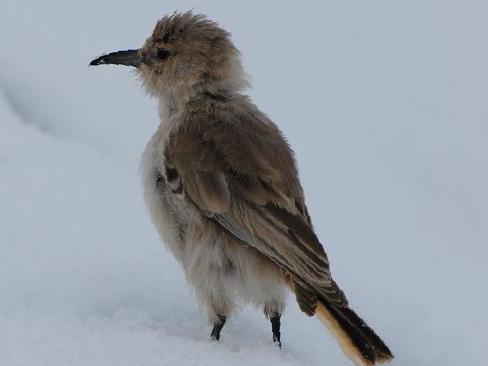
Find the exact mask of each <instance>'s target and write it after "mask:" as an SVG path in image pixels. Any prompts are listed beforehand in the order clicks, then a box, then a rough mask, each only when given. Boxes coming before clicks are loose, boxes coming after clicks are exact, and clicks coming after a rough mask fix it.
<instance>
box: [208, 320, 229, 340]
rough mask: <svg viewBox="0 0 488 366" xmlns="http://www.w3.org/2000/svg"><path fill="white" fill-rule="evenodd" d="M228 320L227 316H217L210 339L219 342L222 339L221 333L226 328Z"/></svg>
mask: <svg viewBox="0 0 488 366" xmlns="http://www.w3.org/2000/svg"><path fill="white" fill-rule="evenodd" d="M226 320H227V317H226V316H225V315H220V314H217V319H216V320H215V322H214V326H213V328H212V333H210V337H211V338H212V339H213V340H216V341H218V340H219V339H220V331H221V330H222V328H223V327H224V324H225V321H226Z"/></svg>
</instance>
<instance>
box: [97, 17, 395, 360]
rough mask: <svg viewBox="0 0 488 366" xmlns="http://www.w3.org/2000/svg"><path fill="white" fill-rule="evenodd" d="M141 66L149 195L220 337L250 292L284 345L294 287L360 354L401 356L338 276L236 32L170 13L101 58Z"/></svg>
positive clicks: (343, 343) (309, 311)
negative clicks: (149, 103)
mask: <svg viewBox="0 0 488 366" xmlns="http://www.w3.org/2000/svg"><path fill="white" fill-rule="evenodd" d="M104 64H114V65H125V66H131V67H133V68H135V69H136V73H137V77H138V79H139V80H140V82H141V84H142V86H143V87H144V89H145V90H146V91H147V93H148V94H150V95H151V96H153V97H155V98H156V99H157V100H158V109H159V117H160V124H159V127H158V128H157V131H156V132H155V133H154V135H153V136H152V138H151V139H150V141H149V143H148V144H147V146H146V148H145V150H144V153H143V158H142V163H141V166H142V175H143V179H142V180H143V188H144V189H143V190H144V197H145V201H146V203H147V206H148V209H149V212H150V216H151V218H152V221H153V223H154V225H155V227H156V229H157V231H158V232H159V235H160V237H161V239H162V241H163V242H164V243H165V244H166V246H167V247H168V248H169V250H170V251H171V253H172V254H173V255H174V257H175V258H176V259H177V260H178V262H179V263H181V265H182V267H183V269H184V272H185V275H186V278H187V280H188V282H189V283H190V285H191V286H192V287H193V289H194V292H195V294H196V297H197V298H198V300H199V301H200V303H201V304H202V306H203V308H204V309H206V311H207V313H208V319H209V321H210V325H211V327H212V329H211V333H210V336H211V338H212V339H214V340H216V341H218V340H219V339H220V336H221V331H222V329H223V327H224V325H225V323H226V320H227V319H228V317H229V316H231V315H232V314H233V313H235V311H236V309H237V307H238V306H239V305H241V304H249V305H255V306H257V307H260V308H262V310H263V312H264V314H265V316H266V317H267V318H268V319H269V321H270V323H271V331H272V339H273V341H274V342H275V343H276V344H277V345H278V346H279V347H280V348H281V331H280V326H281V315H282V313H283V311H284V308H285V299H286V293H287V291H291V292H292V293H293V294H294V295H295V298H296V301H297V302H298V306H299V308H300V309H301V311H302V312H303V313H305V314H306V315H308V316H317V317H318V318H319V319H320V320H321V321H322V323H324V325H325V326H326V327H327V328H328V329H329V331H330V332H331V333H332V335H333V336H334V337H335V339H336V340H337V342H338V344H339V346H340V347H341V349H342V350H343V352H344V353H345V354H346V356H348V357H349V358H350V359H351V360H352V361H353V362H354V363H355V364H356V365H361V366H366V365H375V364H378V363H384V362H387V361H390V360H391V359H392V358H393V355H392V353H391V351H390V350H389V348H388V346H387V345H386V344H385V343H384V342H383V341H382V340H381V338H380V337H379V336H378V335H377V334H376V333H375V332H374V331H373V329H371V328H370V327H369V326H368V325H367V324H366V323H365V321H364V320H363V319H362V318H361V317H359V316H358V315H357V314H356V313H355V312H354V311H353V310H352V309H351V308H350V307H349V304H348V300H347V298H346V296H345V294H344V292H343V291H342V290H341V288H340V287H339V286H338V285H337V283H336V282H335V281H334V280H333V278H332V275H331V271H330V264H329V259H328V256H327V254H326V252H325V249H324V247H323V245H322V244H321V242H320V240H319V239H318V237H317V235H316V233H315V231H314V229H313V226H312V221H311V218H310V215H309V213H308V210H307V206H306V204H305V197H304V190H303V188H302V185H301V183H300V180H299V177H298V171H297V163H296V160H295V157H294V152H293V150H292V148H291V147H290V145H289V143H288V142H287V140H286V139H285V137H284V135H283V133H282V132H281V131H280V129H279V128H278V127H277V125H276V124H275V123H274V122H273V121H272V120H271V119H270V118H269V117H268V116H267V115H266V114H264V113H263V112H261V111H260V110H259V109H258V108H257V107H256V105H255V104H254V103H253V101H252V100H251V99H250V97H249V96H248V94H247V93H246V91H247V90H248V88H249V87H250V83H249V78H248V76H247V74H246V72H245V71H244V68H243V65H242V62H241V54H240V51H239V50H238V49H237V48H236V47H235V45H234V43H233V41H232V39H231V34H230V33H229V32H228V31H226V30H224V29H223V28H221V27H220V26H219V25H218V23H216V22H214V21H212V20H210V19H208V18H207V17H206V16H204V15H202V14H194V13H193V12H192V11H189V12H175V13H172V14H169V15H165V16H164V17H162V18H161V19H160V20H159V21H158V22H157V24H156V26H155V28H154V30H153V32H152V34H151V35H150V36H149V38H147V39H146V41H145V43H144V44H143V46H142V47H141V48H138V49H129V50H124V51H117V52H112V53H108V54H104V55H102V56H100V57H98V58H96V59H94V60H93V61H91V62H90V65H91V66H96V65H104Z"/></svg>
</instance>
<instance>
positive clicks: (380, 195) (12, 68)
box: [0, 0, 488, 366]
mask: <svg viewBox="0 0 488 366" xmlns="http://www.w3.org/2000/svg"><path fill="white" fill-rule="evenodd" d="M192 8H194V11H196V12H202V13H206V14H208V15H209V16H210V17H211V18H213V19H216V20H217V21H219V22H220V23H221V24H222V25H223V26H225V27H226V28H227V29H229V30H230V31H231V32H232V33H233V34H234V40H235V42H236V44H237V46H238V47H239V48H240V49H241V51H242V53H243V56H244V62H245V65H246V67H247V70H248V71H249V73H250V75H251V76H252V78H253V83H254V89H253V90H252V91H251V95H252V96H253V98H254V99H255V100H256V102H257V103H258V105H259V106H260V107H261V108H262V109H263V110H265V111H266V112H267V113H269V115H270V116H271V117H272V118H273V119H274V120H275V121H277V122H278V124H279V125H280V126H281V128H282V129H283V131H284V133H285V134H286V135H287V136H288V138H289V141H290V142H291V144H292V145H293V146H294V148H295V151H296V153H297V158H298V162H299V166H300V174H301V177H302V181H303V184H304V187H305V190H306V194H307V202H308V205H309V208H310V211H311V214H312V217H313V219H314V223H315V227H316V229H317V232H318V234H319V236H320V237H321V238H322V240H323V242H324V243H325V245H326V248H327V251H328V253H329V256H330V258H331V262H332V270H333V273H334V274H335V278H336V280H337V282H338V283H340V284H341V285H342V287H343V288H344V290H345V291H346V293H347V294H348V295H349V298H350V301H351V304H352V305H353V308H354V309H355V310H356V311H357V312H358V313H360V314H361V315H362V316H363V317H364V318H365V319H367V321H368V322H369V323H370V324H371V325H372V326H373V327H374V328H375V329H376V330H377V331H378V333H380V334H381V335H382V336H383V338H384V339H385V340H386V341H387V343H388V344H389V345H390V346H391V348H392V350H393V351H394V353H395V355H396V359H395V361H394V362H393V364H394V365H417V366H423V365H425V366H427V365H439V364H442V365H445V366H448V365H453V366H455V365H461V364H469V365H486V364H487V363H488V351H487V349H486V344H487V342H488V334H487V331H486V329H488V317H487V316H486V311H485V309H486V308H487V306H488V294H487V290H486V283H487V280H488V269H487V266H486V263H485V261H486V258H487V255H488V249H487V248H486V243H487V238H488V235H487V227H486V226H487V225H486V217H487V214H488V194H487V191H486V187H487V186H488V169H487V166H488V165H487V163H488V161H487V160H488V148H487V144H486V137H487V136H488V127H487V126H488V125H487V124H486V121H487V117H488V105H487V103H486V97H487V95H488V93H487V92H488V90H487V88H488V72H487V69H486V65H487V64H488V50H487V48H486V47H484V45H485V43H486V39H485V38H486V37H485V35H486V33H487V31H488V25H487V23H486V21H485V14H486V11H487V10H488V6H487V5H486V4H485V3H483V2H480V1H474V0H472V1H471V0H470V1H465V2H463V3H462V4H461V3H460V2H455V1H434V0H427V1H426V0H423V1H420V0H414V1H410V2H407V3H399V2H386V1H380V0H373V1H368V2H363V1H359V0H357V1H350V2H319V1H315V2H314V1H302V2H300V3H299V4H298V3H296V2H287V3H285V2H278V1H275V2H266V3H263V2H258V1H254V0H253V1H247V2H242V3H235V2H232V3H230V2H229V3H228V4H227V3H224V2H218V1H172V0H171V1H166V2H160V1H147V2H144V5H143V6H140V3H138V2H134V1H117V2H116V1H114V0H107V1H103V2H97V1H93V0H87V1H83V2H66V1H60V0H46V1H43V2H35V1H16V0H3V1H2V11H1V12H0V42H1V44H2V52H1V53H0V172H1V173H0V174H1V175H0V177H1V179H0V253H1V254H0V339H1V340H2V341H1V342H0V365H6V366H7V365H8V366H10V365H12V366H13V365H15V366H27V365H29V366H31V365H36V366H41V365H49V366H60V365H74V366H75V365H90V366H96V365H112V364H116V365H119V366H126V365H138V366H146V365H175V364H180V365H185V366H186V365H209V364H212V365H215V366H219V365H227V364H233V365H248V364H253V365H267V366H269V365H325V364H329V365H337V366H340V365H349V364H350V363H349V361H348V360H347V359H345V357H343V356H342V354H341V352H340V350H339V348H338V347H337V346H336V344H335V343H334V341H333V340H332V338H331V337H330V336H329V334H328V333H327V331H326V330H324V329H323V328H322V326H321V324H320V323H319V322H318V321H317V320H316V319H313V318H312V319H310V318H306V317H305V316H303V315H302V314H301V313H300V312H299V310H298V309H297V306H296V305H295V303H294V301H293V299H292V298H290V301H289V306H288V309H287V312H286V314H285V315H284V317H283V332H282V333H283V341H284V349H283V350H278V349H276V348H275V347H274V346H273V345H272V341H271V331H270V326H269V324H268V323H267V321H265V319H264V317H263V316H262V314H261V312H260V311H256V310H255V309H248V308H246V309H243V311H242V312H241V313H239V314H238V315H237V316H236V317H234V318H232V319H231V320H230V321H229V323H228V325H226V327H225V328H224V331H223V334H222V340H221V342H220V343H219V344H215V343H214V342H211V341H210V340H209V337H208V333H209V331H210V329H209V326H208V325H207V323H206V320H205V317H204V313H203V312H202V311H201V310H200V309H199V308H198V306H197V304H196V303H195V301H194V298H193V295H192V294H191V291H190V289H189V288H188V287H187V285H186V284H185V279H184V275H183V273H182V271H181V269H180V268H179V267H178V265H177V264H176V263H175V261H174V260H173V259H172V257H171V256H170V254H169V253H168V252H167V251H166V250H165V248H164V246H163V245H162V244H161V243H160V241H159V239H158V236H157V235H156V232H155V230H154V229H153V227H152V225H151V223H150V220H149V217H148V214H147V213H146V209H145V207H144V204H143V200H142V194H141V189H140V179H139V173H138V164H139V158H140V155H141V152H142V150H143V147H144V144H145V142H146V141H147V140H148V139H149V137H150V135H151V133H152V131H154V130H155V128H156V126H157V114H156V103H155V101H154V100H152V99H150V98H148V97H146V96H144V94H143V93H142V92H141V89H140V88H139V86H138V84H137V81H136V80H135V78H134V75H133V74H132V73H131V72H130V71H129V70H128V69H126V68H123V67H105V66H100V67H97V68H89V67H88V63H89V61H90V60H91V59H93V58H94V57H96V56H97V55H99V54H102V53H105V52H110V51H116V50H119V49H128V48H133V47H137V46H139V45H141V44H142V42H143V41H144V39H145V38H146V37H147V35H148V34H149V33H150V32H151V30H152V27H153V26H154V23H155V21H156V20H157V19H158V18H159V17H161V16H162V15H163V14H165V13H170V12H173V11H174V10H188V9H192Z"/></svg>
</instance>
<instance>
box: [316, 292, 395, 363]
mask: <svg viewBox="0 0 488 366" xmlns="http://www.w3.org/2000/svg"><path fill="white" fill-rule="evenodd" d="M315 315H316V316H317V317H318V318H319V319H320V320H321V321H322V323H324V325H325V326H326V327H327V328H328V329H329V331H330V332H331V333H332V335H333V336H334V337H335V339H336V340H337V342H338V343H339V345H340V347H341V348H342V351H343V352H344V353H345V354H346V355H347V356H348V357H349V358H350V359H351V360H352V361H353V362H354V363H355V364H356V365H358V366H371V365H375V364H378V363H384V362H388V361H390V360H391V359H393V355H392V353H391V352H390V350H389V349H388V347H387V346H386V344H385V343H384V342H383V341H382V340H381V339H380V337H378V335H376V333H375V332H374V331H373V330H372V329H371V328H370V327H369V326H368V325H367V324H366V323H365V322H364V321H363V320H362V319H361V318H360V317H359V316H358V315H357V314H356V313H355V312H354V311H353V310H351V309H350V308H349V307H343V308H338V307H336V306H333V305H331V304H329V303H328V302H327V300H319V302H318V304H317V308H316V310H315Z"/></svg>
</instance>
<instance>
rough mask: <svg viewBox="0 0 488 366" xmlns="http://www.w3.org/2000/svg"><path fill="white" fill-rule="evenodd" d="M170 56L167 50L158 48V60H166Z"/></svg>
mask: <svg viewBox="0 0 488 366" xmlns="http://www.w3.org/2000/svg"><path fill="white" fill-rule="evenodd" d="M170 55H171V53H170V52H169V51H168V50H167V49H164V48H158V58H159V59H160V60H166V59H167V58H168V57H169V56H170Z"/></svg>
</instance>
